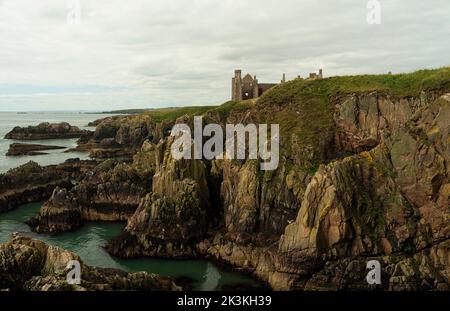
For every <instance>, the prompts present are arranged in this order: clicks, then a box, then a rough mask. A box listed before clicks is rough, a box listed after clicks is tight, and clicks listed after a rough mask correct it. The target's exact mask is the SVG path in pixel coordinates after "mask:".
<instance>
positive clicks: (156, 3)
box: [0, 0, 450, 110]
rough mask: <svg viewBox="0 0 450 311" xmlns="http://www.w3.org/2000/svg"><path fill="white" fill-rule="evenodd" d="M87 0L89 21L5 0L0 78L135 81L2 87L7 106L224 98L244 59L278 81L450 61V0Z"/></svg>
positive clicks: (247, 66) (61, 9)
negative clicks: (45, 91)
mask: <svg viewBox="0 0 450 311" xmlns="http://www.w3.org/2000/svg"><path fill="white" fill-rule="evenodd" d="M79 1H80V3H81V5H82V24H81V25H66V24H65V18H66V14H67V8H66V2H65V1H60V0H40V1H33V0H0V46H1V47H2V48H1V49H0V68H1V71H0V84H22V85H23V84H30V85H42V86H52V87H57V86H65V85H99V86H111V87H114V88H117V87H123V88H124V89H126V91H122V92H111V93H105V94H96V95H92V96H91V97H89V96H87V95H76V94H67V96H66V98H64V96H62V95H58V96H51V97H48V98H44V97H39V98H37V97H36V98H33V97H29V96H27V97H15V98H8V97H0V110H5V109H10V108H11V107H19V108H17V109H29V108H30V107H33V105H34V106H36V107H44V108H46V109H51V108H52V107H57V106H60V105H61V102H67V103H69V102H73V103H74V105H78V106H79V107H80V109H83V107H87V108H90V107H98V108H102V109H112V108H114V109H115V108H128V107H144V106H145V107H157V106H175V105H189V104H196V105H198V104H212V103H221V102H224V101H226V100H228V98H229V93H230V90H229V88H230V79H231V76H232V74H233V70H234V69H235V68H242V69H243V70H244V71H248V72H251V73H253V74H256V75H257V76H258V78H259V79H260V80H261V81H268V82H271V81H273V82H276V81H279V79H280V78H281V74H282V73H283V72H286V73H287V74H288V77H294V76H296V75H298V74H301V75H305V74H307V73H308V72H310V71H313V70H314V71H315V70H317V69H318V68H319V67H323V68H324V71H325V74H326V75H345V74H359V73H383V72H387V71H393V72H403V71H412V70H416V69H421V68H430V67H439V66H444V65H450V60H449V58H448V51H449V50H450V42H449V41H448V40H447V37H448V34H450V18H449V14H450V13H449V12H450V2H449V1H448V0H427V1H423V0H379V1H380V2H381V4H382V24H381V25H377V26H374V25H368V24H367V22H366V14H367V10H366V3H367V1H364V0H333V1H324V0H320V1H313V0H283V1H273V0H259V1H258V0H245V1H244V0H243V1H234V0H220V1H219V0H196V1H192V0H173V1H166V0H134V1H132V2H129V1H121V0H96V1H88V0H79ZM0 95H1V94H0ZM19 95H20V94H19ZM37 103H39V105H37ZM94 103H95V105H94ZM20 107H22V108H20Z"/></svg>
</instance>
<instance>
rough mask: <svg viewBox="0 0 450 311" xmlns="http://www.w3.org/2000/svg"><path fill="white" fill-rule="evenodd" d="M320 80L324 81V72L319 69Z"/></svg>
mask: <svg viewBox="0 0 450 311" xmlns="http://www.w3.org/2000/svg"><path fill="white" fill-rule="evenodd" d="M319 79H323V70H322V69H319Z"/></svg>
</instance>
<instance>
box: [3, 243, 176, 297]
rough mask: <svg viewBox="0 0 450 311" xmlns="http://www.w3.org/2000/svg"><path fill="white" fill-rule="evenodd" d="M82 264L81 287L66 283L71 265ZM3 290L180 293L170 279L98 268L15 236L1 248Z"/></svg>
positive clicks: (69, 254) (66, 253)
mask: <svg viewBox="0 0 450 311" xmlns="http://www.w3.org/2000/svg"><path fill="white" fill-rule="evenodd" d="M71 260H77V261H79V262H80V264H81V284H79V285H71V284H68V283H67V281H66V277H67V274H68V272H69V271H70V269H69V268H67V266H68V263H69V262H70V261H71ZM0 289H1V290H26V291H87V290H88V291H99V290H100V291H107V290H108V291H110V290H145V291H179V290H180V289H181V288H179V287H178V286H176V285H175V284H174V282H173V281H172V280H171V279H169V278H166V277H161V276H158V275H154V274H148V273H146V272H136V273H128V272H124V271H121V270H118V269H104V268H95V267H91V266H88V265H86V264H84V263H83V262H82V261H81V260H80V258H79V257H78V256H77V255H75V254H73V253H71V252H69V251H66V250H64V249H61V248H59V247H56V246H48V245H46V244H45V243H43V242H41V241H38V240H33V239H31V238H27V237H22V236H15V237H13V238H12V239H11V240H10V241H9V242H8V243H6V244H2V245H0Z"/></svg>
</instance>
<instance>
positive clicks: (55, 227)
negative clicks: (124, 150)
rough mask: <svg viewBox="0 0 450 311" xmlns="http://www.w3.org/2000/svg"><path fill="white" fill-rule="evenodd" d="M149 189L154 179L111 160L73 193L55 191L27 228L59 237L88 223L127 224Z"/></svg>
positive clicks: (81, 181) (81, 180)
mask: <svg viewBox="0 0 450 311" xmlns="http://www.w3.org/2000/svg"><path fill="white" fill-rule="evenodd" d="M150 185H151V178H150V177H148V176H147V175H145V174H143V175H139V174H138V173H137V171H136V170H135V169H134V168H133V167H132V166H130V165H128V164H118V163H116V162H114V161H112V160H108V161H105V162H103V163H101V164H99V165H98V166H97V167H95V168H94V169H93V170H91V171H89V172H87V173H86V174H85V175H83V176H82V177H81V179H80V181H79V182H77V183H76V185H74V186H73V187H71V189H70V190H67V189H61V188H56V189H55V191H54V192H53V195H52V197H51V198H50V200H48V201H47V202H46V203H45V204H44V205H43V206H42V208H41V210H40V212H39V215H38V216H37V217H36V218H33V219H31V220H30V221H29V222H28V224H29V225H30V226H31V227H32V228H33V229H34V230H35V231H37V232H50V233H59V232H65V231H73V230H75V229H77V228H79V227H80V226H82V224H83V223H84V222H85V221H111V222H115V221H126V220H128V218H129V217H130V216H131V215H132V214H133V213H134V212H135V211H136V208H137V207H138V205H139V202H140V200H141V198H142V197H144V196H145V194H146V193H147V192H148V191H149V190H150V189H148V188H150ZM147 189H148V190H147Z"/></svg>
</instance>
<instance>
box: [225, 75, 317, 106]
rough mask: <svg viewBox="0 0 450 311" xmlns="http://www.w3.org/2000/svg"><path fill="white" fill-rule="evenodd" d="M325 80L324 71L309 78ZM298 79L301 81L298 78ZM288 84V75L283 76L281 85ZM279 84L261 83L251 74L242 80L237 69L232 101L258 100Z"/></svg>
mask: <svg viewBox="0 0 450 311" xmlns="http://www.w3.org/2000/svg"><path fill="white" fill-rule="evenodd" d="M322 78H323V72H322V69H320V70H319V73H318V74H317V73H310V74H309V78H308V79H307V80H318V79H322ZM297 79H301V77H300V76H298V78H297ZM285 82H286V74H283V78H282V80H281V83H285ZM277 85H278V84H277V83H259V82H258V79H256V76H254V77H252V76H251V75H250V74H247V75H246V76H245V77H244V78H242V70H240V69H237V70H235V71H234V77H233V78H232V80H231V100H232V101H241V100H246V99H252V98H258V97H259V96H261V95H262V94H263V93H265V92H266V91H267V90H269V89H271V88H273V87H274V86H277Z"/></svg>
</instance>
